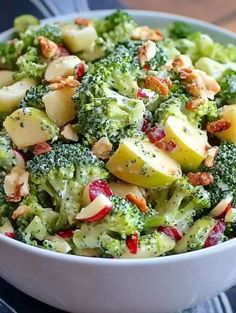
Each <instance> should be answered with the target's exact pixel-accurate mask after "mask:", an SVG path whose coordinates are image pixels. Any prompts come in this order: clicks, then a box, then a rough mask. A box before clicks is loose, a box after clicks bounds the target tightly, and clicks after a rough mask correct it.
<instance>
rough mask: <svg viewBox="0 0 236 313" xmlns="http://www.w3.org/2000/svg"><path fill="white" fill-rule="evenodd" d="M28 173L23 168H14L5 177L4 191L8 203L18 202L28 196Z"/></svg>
mask: <svg viewBox="0 0 236 313" xmlns="http://www.w3.org/2000/svg"><path fill="white" fill-rule="evenodd" d="M28 181H29V173H28V172H26V171H25V169H24V168H22V167H19V166H15V167H13V168H12V170H11V172H10V174H8V175H6V176H5V179H4V184H3V187H4V191H5V194H6V196H7V201H9V202H19V201H20V200H21V198H22V197H26V196H28V195H29V183H28Z"/></svg>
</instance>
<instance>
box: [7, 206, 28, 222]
mask: <svg viewBox="0 0 236 313" xmlns="http://www.w3.org/2000/svg"><path fill="white" fill-rule="evenodd" d="M28 210H29V207H28V206H27V205H24V204H22V205H20V206H18V208H17V209H16V210H15V211H13V213H12V216H11V217H12V219H13V220H15V219H17V218H18V217H20V216H22V215H24V214H25V212H27V211H28Z"/></svg>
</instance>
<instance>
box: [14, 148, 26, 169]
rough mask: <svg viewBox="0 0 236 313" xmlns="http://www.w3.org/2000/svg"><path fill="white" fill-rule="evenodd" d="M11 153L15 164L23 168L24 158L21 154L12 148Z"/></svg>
mask: <svg viewBox="0 0 236 313" xmlns="http://www.w3.org/2000/svg"><path fill="white" fill-rule="evenodd" d="M13 153H14V155H15V165H16V166H19V167H21V168H25V159H24V157H23V155H22V154H21V153H20V152H19V151H17V150H13Z"/></svg>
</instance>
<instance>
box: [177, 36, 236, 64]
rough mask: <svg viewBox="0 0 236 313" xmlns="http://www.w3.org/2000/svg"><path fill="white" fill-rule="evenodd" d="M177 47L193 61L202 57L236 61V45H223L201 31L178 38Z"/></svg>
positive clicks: (223, 61) (221, 60) (220, 60)
mask: <svg viewBox="0 0 236 313" xmlns="http://www.w3.org/2000/svg"><path fill="white" fill-rule="evenodd" d="M176 47H177V49H179V51H180V52H181V53H182V54H187V55H189V56H190V57H191V59H192V60H193V62H196V61H197V60H198V59H200V58H202V57H209V58H211V59H213V60H216V61H219V62H222V63H226V62H229V61H232V62H235V61H236V46H235V45H231V44H228V45H226V46H223V45H221V44H219V43H218V42H214V41H213V39H212V38H211V37H210V36H208V35H206V34H202V33H200V32H195V33H191V34H190V35H188V37H187V38H181V39H177V40H176Z"/></svg>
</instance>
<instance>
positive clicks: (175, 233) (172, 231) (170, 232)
mask: <svg viewBox="0 0 236 313" xmlns="http://www.w3.org/2000/svg"><path fill="white" fill-rule="evenodd" d="M158 230H159V231H161V232H163V233H164V234H166V235H167V236H169V237H170V238H172V239H173V240H175V241H179V240H180V239H181V238H182V237H183V233H182V231H181V230H180V229H179V228H177V227H171V226H160V227H159V228H158Z"/></svg>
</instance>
